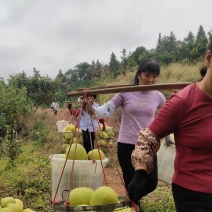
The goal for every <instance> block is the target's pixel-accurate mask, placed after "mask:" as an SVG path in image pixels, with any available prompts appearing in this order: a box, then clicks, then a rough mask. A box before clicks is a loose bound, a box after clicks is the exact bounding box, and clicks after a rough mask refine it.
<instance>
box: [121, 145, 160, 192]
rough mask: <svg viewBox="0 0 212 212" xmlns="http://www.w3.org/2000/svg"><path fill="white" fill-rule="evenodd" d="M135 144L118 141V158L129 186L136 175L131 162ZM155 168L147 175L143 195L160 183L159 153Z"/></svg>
mask: <svg viewBox="0 0 212 212" xmlns="http://www.w3.org/2000/svg"><path fill="white" fill-rule="evenodd" d="M134 148H135V146H134V145H132V144H123V143H120V142H118V149H117V151H118V160H119V164H120V166H121V169H122V173H123V178H124V182H125V187H126V188H128V185H129V184H130V182H131V180H132V179H133V177H134V174H135V169H134V168H133V166H132V163H131V154H132V151H133V150H134ZM153 159H154V168H153V171H152V172H151V173H150V174H148V175H147V183H146V185H145V188H144V193H143V196H145V195H147V194H148V193H150V192H152V191H154V190H155V188H156V187H157V184H158V166H157V155H156V156H154V158H153Z"/></svg>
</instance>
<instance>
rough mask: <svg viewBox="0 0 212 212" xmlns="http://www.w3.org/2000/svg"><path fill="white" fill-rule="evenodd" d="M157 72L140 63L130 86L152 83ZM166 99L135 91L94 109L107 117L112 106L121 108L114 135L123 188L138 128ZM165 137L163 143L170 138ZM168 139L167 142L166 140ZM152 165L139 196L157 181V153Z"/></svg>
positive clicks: (147, 63) (129, 173)
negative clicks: (119, 124)
mask: <svg viewBox="0 0 212 212" xmlns="http://www.w3.org/2000/svg"><path fill="white" fill-rule="evenodd" d="M159 74H160V67H159V65H158V64H157V63H156V62H155V61H152V60H144V61H142V62H141V63H140V65H139V67H138V70H137V72H136V75H135V78H134V85H135V86H136V85H150V84H155V83H156V80H157V78H158V76H159ZM165 102H166V99H165V97H164V96H163V94H162V93H161V92H159V91H156V90H153V91H136V92H125V93H117V94H116V95H115V96H114V97H113V98H112V99H111V100H110V101H109V102H107V103H106V104H104V105H102V106H100V107H98V108H95V114H96V116H97V118H104V117H106V116H111V115H112V114H113V112H114V111H115V109H117V108H118V107H121V108H122V117H121V126H120V132H119V136H118V146H117V155H118V160H119V164H120V166H121V169H122V173H123V178H124V182H125V187H126V188H128V185H129V183H130V182H131V180H132V179H133V177H134V174H135V170H134V168H133V166H132V163H131V154H132V151H133V150H134V148H135V144H136V142H137V138H138V132H139V130H140V129H143V128H146V127H147V126H148V125H149V124H150V123H151V122H152V121H153V119H154V117H155V114H156V111H157V110H159V109H160V108H161V107H162V106H163V105H164V104H165ZM170 139H171V138H170V137H169V136H167V143H168V142H169V141H170ZM170 142H171V141H170ZM154 162H155V163H154V164H155V165H154V168H153V170H152V171H151V172H150V173H149V174H148V177H147V178H148V180H147V184H146V186H145V189H144V193H143V195H146V194H148V193H150V192H151V191H153V190H154V189H155V188H156V186H157V182H158V170H157V156H156V155H155V157H154Z"/></svg>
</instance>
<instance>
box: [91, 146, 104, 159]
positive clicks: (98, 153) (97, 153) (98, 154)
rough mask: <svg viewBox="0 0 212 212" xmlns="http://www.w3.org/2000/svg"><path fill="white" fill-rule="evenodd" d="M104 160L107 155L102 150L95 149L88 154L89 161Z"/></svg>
mask: <svg viewBox="0 0 212 212" xmlns="http://www.w3.org/2000/svg"><path fill="white" fill-rule="evenodd" d="M93 159H95V160H104V159H105V154H104V152H103V151H102V150H101V149H93V150H91V151H90V152H88V160H93Z"/></svg>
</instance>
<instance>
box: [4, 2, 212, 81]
mask: <svg viewBox="0 0 212 212" xmlns="http://www.w3.org/2000/svg"><path fill="white" fill-rule="evenodd" d="M0 5H1V7H0V29H1V33H0V55H1V57H0V77H3V78H4V79H6V78H8V76H9V74H10V75H13V74H17V73H20V72H22V70H24V71H25V72H26V73H27V75H31V74H32V73H33V67H36V69H38V70H40V73H41V75H46V74H47V75H49V76H50V77H52V78H54V77H55V76H56V75H57V73H58V71H59V70H60V69H61V70H62V71H63V72H65V71H67V70H68V69H69V68H74V66H75V65H77V64H78V63H80V62H89V63H91V61H92V60H95V61H96V60H99V61H100V62H104V63H108V62H109V58H110V55H111V53H112V52H114V53H115V54H116V55H117V57H118V59H119V56H120V52H121V51H122V50H123V48H126V50H127V52H129V51H134V50H135V48H137V47H138V46H144V47H146V48H147V49H151V48H154V47H155V46H156V43H157V39H158V35H159V33H162V36H163V35H169V33H170V32H171V31H173V32H174V34H175V35H176V37H177V38H178V39H180V40H182V39H183V38H184V37H186V36H187V34H188V32H189V31H192V32H193V33H194V34H196V33H197V30H198V28H199V26H200V25H202V26H203V27H204V29H205V31H206V32H208V31H210V30H211V29H212V26H211V20H212V18H211V16H212V13H211V8H212V1H211V0H203V1H199V0H193V1H190V0H178V1H174V0H148V1H144V0H61V1H59V0H16V1H14V0H0Z"/></svg>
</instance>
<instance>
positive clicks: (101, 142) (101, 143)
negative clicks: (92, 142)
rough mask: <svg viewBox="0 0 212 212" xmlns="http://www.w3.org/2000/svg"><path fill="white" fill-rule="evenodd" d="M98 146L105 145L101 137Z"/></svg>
mask: <svg viewBox="0 0 212 212" xmlns="http://www.w3.org/2000/svg"><path fill="white" fill-rule="evenodd" d="M98 143H99V145H100V146H106V141H105V140H103V139H100V140H98Z"/></svg>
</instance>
